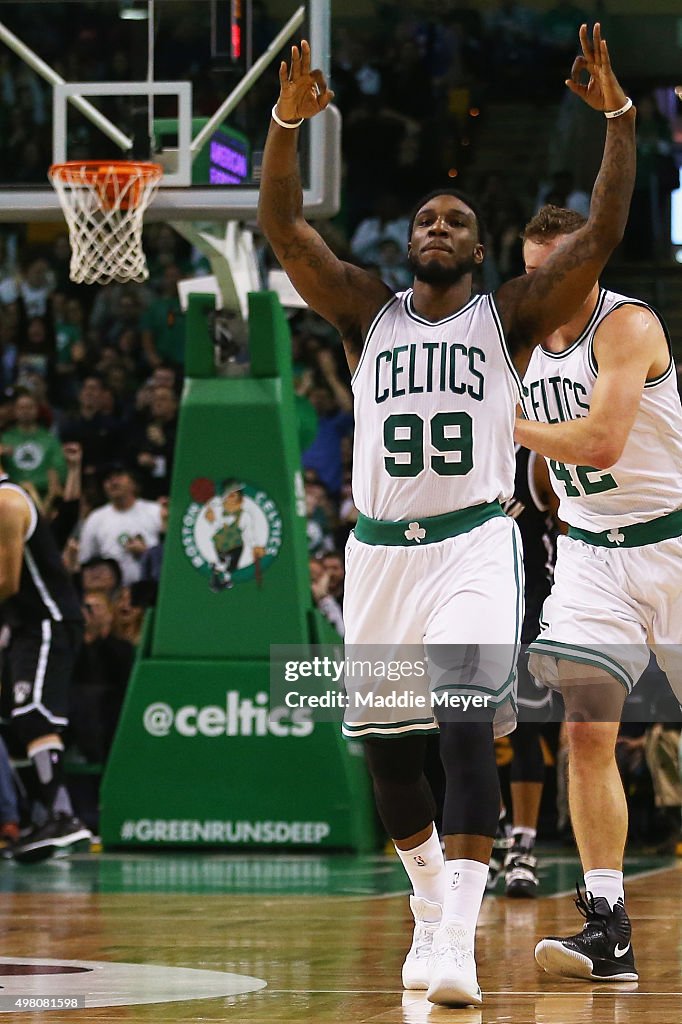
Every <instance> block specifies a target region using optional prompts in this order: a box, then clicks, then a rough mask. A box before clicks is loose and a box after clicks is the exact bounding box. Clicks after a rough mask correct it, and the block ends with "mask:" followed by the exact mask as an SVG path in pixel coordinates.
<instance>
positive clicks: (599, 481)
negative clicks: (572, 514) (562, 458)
mask: <svg viewBox="0 0 682 1024" xmlns="http://www.w3.org/2000/svg"><path fill="white" fill-rule="evenodd" d="M549 468H550V469H551V471H552V473H553V475H554V477H555V478H556V479H557V480H561V482H562V483H563V484H564V486H565V488H566V497H567V498H584V497H585V496H586V495H588V494H601V492H602V491H612V490H613V489H614V488H615V487H618V484H617V483H616V481H615V480H614V479H613V477H612V476H611V474H610V473H602V472H601V470H599V469H595V468H594V467H593V466H574V467H573V471H571V470H570V469H569V468H568V466H567V465H566V464H565V463H563V462H556V461H555V460H554V459H550V460H549ZM574 473H575V476H574V475H573V474H574ZM576 477H577V479H576Z"/></svg>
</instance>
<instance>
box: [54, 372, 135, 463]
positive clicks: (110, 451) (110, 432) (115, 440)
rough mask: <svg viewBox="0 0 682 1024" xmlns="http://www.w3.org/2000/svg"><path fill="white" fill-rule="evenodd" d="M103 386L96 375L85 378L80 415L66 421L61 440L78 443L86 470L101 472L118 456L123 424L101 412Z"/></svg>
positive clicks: (79, 394)
mask: <svg viewBox="0 0 682 1024" xmlns="http://www.w3.org/2000/svg"><path fill="white" fill-rule="evenodd" d="M103 402H104V385H103V382H102V378H101V377H100V376H98V375H97V374H90V375H89V376H88V377H86V378H85V380H84V381H83V383H82V385H81V389H80V391H79V393H78V407H79V411H78V415H76V416H72V417H70V418H68V419H67V420H65V422H64V423H63V425H62V428H61V431H60V433H61V438H62V441H76V442H77V443H78V444H80V445H81V446H82V448H83V470H84V472H87V471H88V470H98V469H100V468H101V467H102V466H103V465H106V464H107V463H108V462H111V461H113V460H114V459H115V458H116V457H117V455H118V454H119V444H120V440H119V434H120V422H119V420H118V419H117V418H116V417H113V416H108V415H106V414H105V413H104V412H103V411H102V405H103Z"/></svg>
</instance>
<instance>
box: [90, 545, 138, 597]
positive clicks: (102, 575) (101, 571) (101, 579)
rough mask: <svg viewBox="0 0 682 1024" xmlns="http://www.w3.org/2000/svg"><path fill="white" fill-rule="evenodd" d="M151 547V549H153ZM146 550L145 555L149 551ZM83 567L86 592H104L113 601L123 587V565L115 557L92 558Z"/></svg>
mask: <svg viewBox="0 0 682 1024" xmlns="http://www.w3.org/2000/svg"><path fill="white" fill-rule="evenodd" d="M152 550H153V548H150V549H149V551H152ZM149 551H147V552H145V555H147V554H148V553H149ZM80 569H81V589H82V590H83V592H84V593H86V592H87V591H88V590H97V591H99V592H100V593H102V594H104V595H105V597H106V598H107V600H109V601H111V602H113V601H114V600H115V599H116V596H117V594H118V591H119V589H120V587H121V582H122V577H121V566H120V565H119V564H118V562H117V561H116V559H115V558H99V557H95V558H90V559H89V560H88V561H87V562H83V564H82V565H81V567H80Z"/></svg>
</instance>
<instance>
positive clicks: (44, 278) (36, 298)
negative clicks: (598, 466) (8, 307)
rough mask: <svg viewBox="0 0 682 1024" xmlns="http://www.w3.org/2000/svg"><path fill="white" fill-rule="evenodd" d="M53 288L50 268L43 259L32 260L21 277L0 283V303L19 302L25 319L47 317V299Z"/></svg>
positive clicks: (7, 279) (6, 279)
mask: <svg viewBox="0 0 682 1024" xmlns="http://www.w3.org/2000/svg"><path fill="white" fill-rule="evenodd" d="M53 288H54V280H53V277H52V275H51V274H50V267H49V264H48V262H47V260H45V259H42V258H40V259H35V260H32V261H31V262H30V263H29V264H28V265H27V266H26V269H25V271H24V274H23V275H19V277H15V278H5V280H4V281H2V282H1V283H0V302H2V303H5V304H10V303H13V302H19V303H20V304H21V305H22V306H23V309H24V314H25V316H26V317H27V318H29V319H30V318H32V317H36V316H37V317H44V316H47V312H48V308H47V303H48V298H49V296H50V292H51V291H52V290H53Z"/></svg>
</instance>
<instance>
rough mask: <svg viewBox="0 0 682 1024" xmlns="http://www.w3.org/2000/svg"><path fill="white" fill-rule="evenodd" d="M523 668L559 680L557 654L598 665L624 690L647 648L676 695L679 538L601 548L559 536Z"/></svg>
mask: <svg viewBox="0 0 682 1024" xmlns="http://www.w3.org/2000/svg"><path fill="white" fill-rule="evenodd" d="M540 629H541V632H540V635H539V637H538V638H537V640H535V641H534V642H533V643H532V644H531V645H530V651H531V658H530V670H531V672H532V674H533V675H534V676H535V677H536V679H538V680H539V681H540V682H543V683H545V684H546V685H548V686H552V687H554V688H555V689H556V688H558V668H557V660H561V659H566V660H568V661H574V662H578V663H584V664H585V665H587V666H594V667H596V668H601V669H604V670H605V671H606V672H608V673H610V675H612V676H613V677H614V678H615V679H617V680H618V681H619V682H621V683H622V684H623V686H624V687H625V690H626V692H627V693H630V691H631V690H632V688H633V686H634V685H635V683H636V682H637V680H638V679H639V677H640V676H641V675H642V673H643V672H644V670H645V668H646V667H647V665H648V664H649V648H651V650H653V652H654V654H655V655H656V660H657V661H658V664H659V666H660V668H661V669H662V671H663V672H665V673H666V675H667V676H668V679H669V681H670V685H671V686H672V689H673V691H674V693H675V695H676V697H677V699H678V700H682V538H681V537H673V538H671V539H669V540H663V541H659V542H658V543H656V544H646V545H643V546H641V547H631V548H606V547H597V546H595V545H592V544H588V543H586V542H585V541H582V540H576V539H574V538H572V537H559V542H558V548H557V564H556V568H555V570H554V585H553V587H552V592H551V594H550V595H549V597H548V598H547V600H546V601H545V603H544V606H543V609H542V615H541V618H540Z"/></svg>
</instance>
